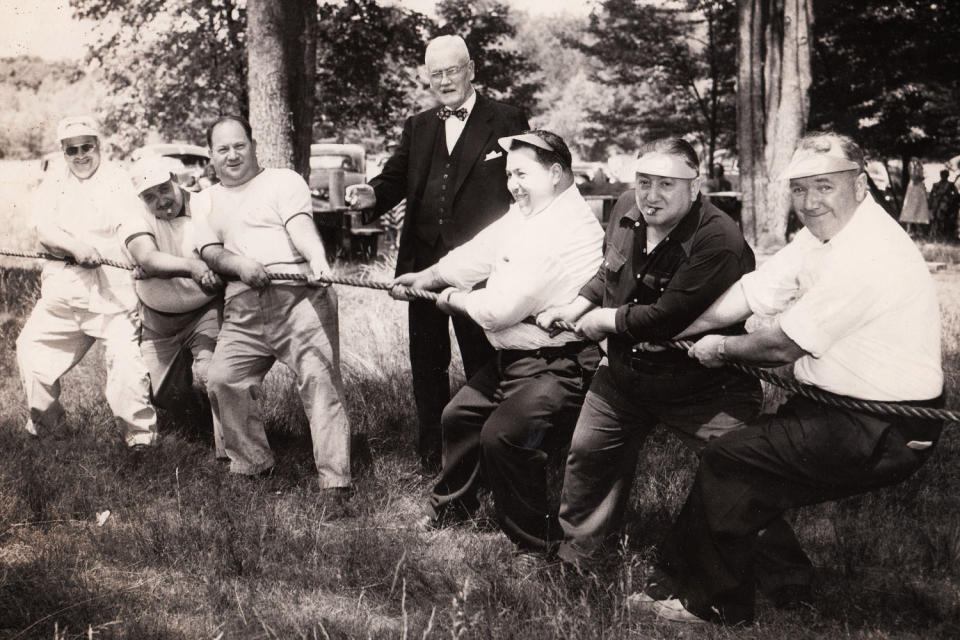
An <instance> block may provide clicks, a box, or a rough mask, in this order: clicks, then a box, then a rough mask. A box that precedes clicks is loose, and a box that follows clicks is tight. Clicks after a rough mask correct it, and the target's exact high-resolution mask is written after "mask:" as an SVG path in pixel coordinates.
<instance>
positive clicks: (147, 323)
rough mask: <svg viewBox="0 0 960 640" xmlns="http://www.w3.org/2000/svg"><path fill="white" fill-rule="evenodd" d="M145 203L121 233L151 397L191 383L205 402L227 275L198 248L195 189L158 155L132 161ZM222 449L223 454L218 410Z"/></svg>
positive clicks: (170, 396)
mask: <svg viewBox="0 0 960 640" xmlns="http://www.w3.org/2000/svg"><path fill="white" fill-rule="evenodd" d="M132 175H133V186H134V189H135V191H136V192H137V195H138V196H139V197H140V201H141V202H143V205H144V206H143V208H142V210H141V211H140V212H139V213H140V215H137V216H132V217H130V218H129V219H128V220H125V221H124V223H123V225H122V226H121V228H120V230H121V237H123V239H124V243H125V244H126V246H127V250H128V251H129V252H130V254H131V255H132V256H133V258H134V260H135V261H136V263H137V265H138V273H137V275H138V279H137V280H136V283H135V287H136V290H137V297H138V298H140V327H141V328H140V353H141V354H143V359H144V362H146V365H147V368H148V369H149V371H150V384H151V388H152V391H153V401H154V404H156V405H158V406H161V407H170V406H171V405H172V404H173V403H175V402H176V400H177V397H178V396H179V395H180V394H181V393H182V391H183V390H184V389H190V387H191V386H192V387H193V388H194V389H195V390H196V391H197V392H198V395H199V396H200V398H201V399H202V404H203V405H204V406H205V408H206V409H207V410H209V406H207V404H208V403H207V390H206V387H207V369H208V368H209V366H210V360H211V358H212V357H213V350H214V348H215V347H216V346H217V334H218V333H219V332H220V323H221V322H222V316H223V296H222V293H223V281H222V280H221V279H220V277H219V276H218V275H217V274H215V273H214V272H213V271H212V270H211V269H210V267H208V266H207V263H205V262H204V261H203V260H201V259H200V254H199V253H198V252H197V249H196V246H195V242H194V234H193V219H192V218H191V216H190V192H189V191H186V190H185V189H183V188H181V187H180V185H178V184H177V182H176V180H175V178H174V176H173V174H171V173H170V170H169V167H168V166H167V165H165V164H164V163H163V160H162V159H160V158H148V159H145V160H141V161H140V162H138V163H137V164H136V165H135V166H134V167H133V169H132ZM212 419H213V432H214V442H215V446H216V451H217V456H218V457H225V455H226V454H224V453H223V444H222V441H221V433H220V420H219V416H217V415H216V414H213V416H212Z"/></svg>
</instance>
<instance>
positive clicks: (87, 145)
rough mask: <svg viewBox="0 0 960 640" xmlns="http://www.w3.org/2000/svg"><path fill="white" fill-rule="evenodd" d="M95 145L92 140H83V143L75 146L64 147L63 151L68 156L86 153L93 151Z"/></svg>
mask: <svg viewBox="0 0 960 640" xmlns="http://www.w3.org/2000/svg"><path fill="white" fill-rule="evenodd" d="M96 147H97V145H95V144H94V143H92V142H84V143H83V144H81V145H79V146H75V147H66V148H65V149H64V150H63V152H64V153H65V154H67V155H68V156H70V157H73V156H75V155H77V154H78V153H83V154H87V153H90V152H91V151H93V150H94V149H95V148H96Z"/></svg>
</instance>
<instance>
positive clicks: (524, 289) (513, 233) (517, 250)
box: [437, 186, 603, 349]
mask: <svg viewBox="0 0 960 640" xmlns="http://www.w3.org/2000/svg"><path fill="white" fill-rule="evenodd" d="M602 247H603V229H602V228H601V226H600V223H599V222H598V221H597V217H596V216H595V215H594V214H593V211H592V210H591V209H590V206H589V205H588V204H587V203H586V201H585V200H584V199H583V196H581V195H580V192H579V191H577V187H576V186H570V188H568V189H567V190H566V191H564V192H563V193H561V194H560V195H558V196H557V197H556V198H555V199H554V200H553V202H551V203H550V204H549V205H547V206H546V207H544V208H543V209H541V210H540V211H538V212H535V213H532V214H530V215H524V213H523V212H522V211H520V208H519V207H518V206H517V205H516V204H514V205H513V206H512V207H510V210H509V211H507V213H506V214H504V215H503V217H502V218H499V219H498V220H496V221H494V222H493V223H491V224H490V225H489V226H488V227H486V228H485V229H484V230H483V231H481V232H480V233H478V234H477V235H476V236H475V237H474V238H473V239H472V240H470V241H469V242H467V243H465V244H463V245H461V246H459V247H457V248H456V249H454V250H453V251H451V252H450V253H448V254H447V255H446V256H444V257H443V258H441V259H440V262H439V263H438V264H437V268H438V270H439V273H440V276H441V277H442V278H443V279H444V280H445V281H447V282H449V283H450V284H451V285H452V286H455V287H457V288H458V289H470V288H471V287H473V285H475V284H477V283H478V282H481V281H483V280H484V279H485V278H486V279H487V285H486V286H485V287H484V288H482V289H478V290H476V291H471V292H470V293H468V294H466V296H465V298H464V306H465V308H466V310H467V312H468V313H469V314H470V317H471V318H473V320H474V321H475V322H476V323H477V324H479V325H480V326H481V327H482V328H483V330H484V332H485V333H486V335H487V338H488V339H489V340H490V344H492V345H493V346H494V347H495V348H497V349H536V348H539V347H546V346H558V345H562V344H564V343H566V342H574V341H577V340H579V339H580V338H578V337H577V336H576V335H574V334H573V333H570V332H563V333H561V334H559V335H558V336H556V337H554V338H550V336H549V335H548V334H547V332H546V331H543V330H542V329H540V328H539V327H537V326H536V325H534V324H524V323H522V322H521V321H522V320H523V319H524V318H526V317H528V316H531V315H535V314H537V313H540V312H541V311H544V310H545V309H549V308H551V307H556V306H559V305H562V304H567V303H568V302H571V301H573V300H574V299H576V297H577V294H578V293H579V291H580V288H581V287H583V285H584V284H586V282H587V281H588V280H590V278H592V277H593V276H594V275H596V273H597V269H598V268H599V266H600V262H601V260H602V259H603V250H602Z"/></svg>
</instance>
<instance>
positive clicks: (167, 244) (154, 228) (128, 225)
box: [120, 187, 214, 313]
mask: <svg viewBox="0 0 960 640" xmlns="http://www.w3.org/2000/svg"><path fill="white" fill-rule="evenodd" d="M177 188H178V189H179V187H177ZM184 208H185V211H184V215H181V216H177V217H176V218H173V219H172V220H161V219H160V218H157V217H156V216H155V215H153V214H152V213H150V211H149V210H148V209H147V208H146V207H141V211H140V215H138V216H131V217H130V219H129V220H128V221H126V222H125V223H124V224H123V225H121V227H120V235H121V237H123V239H124V243H125V244H126V243H129V242H130V241H131V240H133V239H134V238H136V237H137V236H140V235H147V236H150V237H152V238H153V239H154V241H155V242H156V243H157V249H159V250H160V251H162V252H164V253H168V254H170V255H172V256H177V257H178V258H194V259H199V258H200V253H199V252H198V251H197V248H196V242H195V240H194V237H193V236H194V234H193V218H192V217H191V216H190V196H189V192H186V191H185V192H184ZM135 287H136V290H137V296H138V297H139V298H140V302H142V303H143V304H145V305H147V306H148V307H150V308H151V309H154V310H156V311H162V312H164V313H186V312H188V311H193V310H195V309H199V308H200V307H202V306H203V305H205V304H207V303H208V302H210V301H211V300H213V298H214V296H212V295H210V294H208V293H204V291H203V290H202V289H201V288H200V285H198V284H197V283H196V282H194V281H193V279H192V278H147V279H145V280H137V281H136V283H135Z"/></svg>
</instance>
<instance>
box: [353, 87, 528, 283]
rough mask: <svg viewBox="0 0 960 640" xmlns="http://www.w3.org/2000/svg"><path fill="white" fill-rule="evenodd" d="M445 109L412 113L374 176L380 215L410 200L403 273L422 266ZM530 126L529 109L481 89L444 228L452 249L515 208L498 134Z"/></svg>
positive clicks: (403, 233) (401, 253)
mask: <svg viewBox="0 0 960 640" xmlns="http://www.w3.org/2000/svg"><path fill="white" fill-rule="evenodd" d="M439 109H440V107H439V106H438V107H434V108H432V109H427V110H426V111H422V112H420V113H418V114H416V115H413V116H411V117H409V118H407V120H406V122H404V125H403V135H402V136H401V138H400V145H399V147H398V148H397V150H396V151H395V152H394V153H393V155H392V156H391V157H390V159H389V160H387V162H386V164H385V165H384V167H383V171H382V172H381V173H380V175H379V176H377V177H376V178H374V179H373V180H371V181H370V185H371V186H372V187H373V190H374V192H375V193H376V195H377V204H376V207H375V210H374V213H375V215H376V216H380V215H383V214H384V213H385V212H387V211H389V210H390V209H392V208H393V207H394V206H396V205H397V203H399V202H400V201H401V200H402V199H404V198H406V199H407V210H406V213H405V214H404V219H403V228H402V231H401V236H400V249H399V251H398V254H397V275H400V274H402V273H407V272H410V271H415V270H416V267H415V266H414V265H415V264H416V263H417V262H418V261H417V259H416V258H417V256H416V242H415V236H416V232H415V229H416V225H417V215H418V212H419V210H420V203H421V196H422V194H423V191H424V186H425V185H426V182H427V177H428V176H429V174H430V163H431V160H432V158H433V153H434V144H435V142H436V139H437V136H438V135H440V136H442V135H444V127H443V121H441V120H440V119H439V118H438V117H437V111H439ZM529 128H530V127H529V124H528V123H527V119H526V117H525V116H524V115H523V112H522V111H520V110H519V109H517V108H516V107H511V106H510V105H507V104H503V103H501V102H496V101H494V100H490V99H489V98H485V97H483V96H482V95H479V94H477V102H476V104H475V105H474V107H473V111H471V112H470V117H469V118H468V120H467V125H466V127H465V128H464V130H463V133H462V134H461V136H460V140H459V143H458V144H461V145H462V149H461V153H460V162H459V165H458V166H457V170H456V181H455V183H454V185H453V198H452V202H451V208H450V209H451V217H450V218H449V219H448V220H446V221H445V224H444V225H443V227H442V231H441V237H442V238H443V241H444V244H445V245H446V246H447V247H448V248H451V249H452V248H453V247H456V246H459V245H461V244H463V243H464V242H466V241H467V240H469V239H470V238H472V237H473V236H474V235H476V234H477V232H478V231H480V230H481V229H483V228H484V227H486V226H487V225H488V224H490V223H491V222H493V221H494V220H496V219H497V218H499V217H500V216H501V215H503V214H504V213H505V212H506V211H507V209H508V208H509V207H510V203H511V198H510V193H509V192H508V191H507V181H506V177H505V173H506V156H507V154H506V152H505V151H504V150H503V149H501V148H500V145H499V144H497V138H500V137H503V136H509V135H514V134H517V133H520V132H521V131H525V130H527V129H529ZM439 257H440V256H435V257H434V258H433V259H434V260H435V259H437V258H439ZM420 262H422V259H421V260H420Z"/></svg>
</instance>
